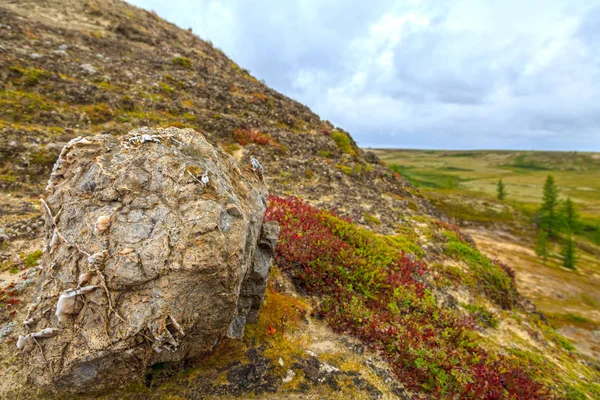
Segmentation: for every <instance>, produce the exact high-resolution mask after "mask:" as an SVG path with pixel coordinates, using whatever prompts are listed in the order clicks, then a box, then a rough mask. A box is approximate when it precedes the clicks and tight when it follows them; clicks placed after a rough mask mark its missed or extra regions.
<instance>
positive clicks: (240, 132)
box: [233, 128, 281, 147]
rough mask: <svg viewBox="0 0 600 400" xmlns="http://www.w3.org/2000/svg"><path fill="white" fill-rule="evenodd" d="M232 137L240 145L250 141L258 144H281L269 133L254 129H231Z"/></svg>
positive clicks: (278, 145)
mask: <svg viewBox="0 0 600 400" xmlns="http://www.w3.org/2000/svg"><path fill="white" fill-rule="evenodd" d="M233 139H234V140H235V141H236V142H237V143H239V144H241V145H242V146H246V145H247V144H250V143H254V144H258V145H260V146H274V147H280V146H281V145H280V144H279V143H277V141H276V140H275V139H273V137H272V136H271V135H269V134H268V133H262V132H260V131H258V130H256V129H247V128H236V129H234V130H233Z"/></svg>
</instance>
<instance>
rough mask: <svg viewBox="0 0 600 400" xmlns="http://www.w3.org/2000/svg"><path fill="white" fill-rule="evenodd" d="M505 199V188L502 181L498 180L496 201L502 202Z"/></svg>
mask: <svg viewBox="0 0 600 400" xmlns="http://www.w3.org/2000/svg"><path fill="white" fill-rule="evenodd" d="M505 197H506V188H505V187H504V183H503V182H502V179H500V180H499V181H498V184H497V185H496V198H498V200H504V198H505Z"/></svg>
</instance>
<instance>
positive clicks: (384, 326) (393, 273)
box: [0, 0, 600, 399]
mask: <svg viewBox="0 0 600 400" xmlns="http://www.w3.org/2000/svg"><path fill="white" fill-rule="evenodd" d="M0 65H1V68H0V102H1V107H0V129H1V130H2V135H1V137H0V154H1V158H0V241H1V242H2V244H1V247H0V263H1V264H0V274H1V275H0V279H1V281H0V289H1V292H0V307H1V308H0V324H1V325H0V360H1V361H0V365H1V370H2V372H0V376H2V379H1V382H0V397H1V396H2V395H4V394H7V393H10V396H12V397H17V398H18V397H21V398H31V397H32V396H34V395H35V396H42V397H43V396H45V397H48V398H52V397H53V396H54V395H53V394H52V392H51V389H48V388H43V389H36V388H34V387H32V386H30V385H29V384H28V383H27V382H28V379H29V378H28V376H27V371H26V370H25V368H24V367H23V365H22V363H21V360H22V357H21V355H19V354H18V351H17V349H16V347H15V340H16V337H17V336H18V335H19V334H22V332H23V327H22V322H23V320H24V319H25V316H26V314H27V312H26V310H24V309H23V306H22V304H23V303H25V302H26V301H28V299H30V297H31V296H32V285H33V284H34V283H35V282H36V278H37V277H38V276H39V267H38V266H36V265H37V262H38V259H39V258H40V256H41V254H42V253H41V249H42V248H43V243H42V239H41V238H42V232H41V227H42V221H41V214H42V211H43V209H42V206H41V203H40V202H39V201H38V197H39V196H40V195H43V194H44V191H43V188H44V186H45V183H46V181H47V179H48V176H49V174H50V171H51V169H52V165H53V164H54V162H55V160H56V158H57V157H58V154H59V153H60V149H61V148H62V146H63V145H64V144H65V143H66V142H67V141H69V140H70V139H72V138H74V137H77V136H88V135H95V134H98V133H107V134H112V135H117V136H120V135H125V134H127V133H128V132H129V131H130V130H132V129H135V128H138V127H141V126H150V127H168V126H175V127H179V128H187V127H189V128H193V129H195V130H196V131H199V132H202V133H203V134H204V135H205V136H206V138H207V139H208V140H209V141H210V142H211V143H212V144H215V145H218V146H220V147H221V148H223V149H224V150H225V151H227V152H229V153H230V154H232V155H233V156H234V157H235V158H237V159H238V160H239V161H240V162H241V163H242V164H247V165H249V163H250V158H251V157H256V158H257V159H258V160H259V161H260V163H261V164H262V166H263V167H264V170H265V175H264V177H265V181H266V183H267V186H268V187H269V191H270V194H271V195H272V197H271V200H270V205H269V208H268V209H267V214H266V219H267V220H273V221H277V222H279V224H280V225H281V229H282V231H281V240H280V242H279V244H278V246H277V248H276V254H275V256H276V263H277V267H276V268H275V269H274V271H273V273H272V276H271V283H270V285H269V287H268V288H267V297H266V300H265V303H264V304H263V306H262V308H261V312H260V315H259V320H258V323H256V324H255V325H253V326H250V327H248V328H247V332H246V336H245V338H244V339H243V340H224V341H223V342H222V343H221V345H220V347H219V348H218V350H217V352H216V353H213V354H209V355H205V356H203V357H199V358H198V359H196V360H193V361H190V362H188V363H186V364H181V363H179V364H165V363H161V364H157V365H154V366H153V367H152V368H151V369H150V370H149V371H148V372H147V373H146V374H145V375H144V376H140V377H139V379H137V381H136V382H135V383H134V384H132V385H131V386H128V387H125V388H123V389H120V390H117V391H110V392H105V393H100V394H98V393H96V394H95V396H102V397H103V398H110V399H112V398H122V397H127V398H149V397H151V398H206V397H207V396H211V397H212V398H232V397H233V398H247V397H248V396H257V397H260V398H301V397H302V398H348V396H354V397H356V398H457V397H461V398H491V399H496V398H498V399H499V398H519V399H527V398H548V397H549V398H552V397H555V398H574V399H585V398H590V399H591V398H594V396H600V387H599V385H598V384H597V382H598V381H599V380H600V375H599V374H598V370H597V369H594V366H590V365H588V363H587V362H586V361H585V360H584V359H583V358H582V357H581V356H580V355H579V354H578V353H577V352H576V351H574V349H573V347H572V346H571V345H570V344H569V342H568V341H566V340H565V339H564V338H562V337H561V336H560V335H558V334H556V332H555V331H554V330H553V329H552V328H551V327H550V326H549V325H548V324H547V323H546V321H545V318H544V316H543V315H541V314H539V313H537V312H536V311H535V307H533V306H532V305H531V303H530V302H528V301H527V300H526V299H524V298H523V297H521V296H520V295H519V294H518V291H517V287H516V286H515V282H514V272H513V270H512V269H511V268H510V267H509V266H506V265H503V264H502V263H499V262H496V261H490V260H489V259H487V258H486V257H484V256H483V255H482V254H481V253H479V252H478V251H477V249H476V248H474V247H473V244H472V241H471V240H470V238H469V237H467V236H464V235H463V234H462V233H461V232H460V231H459V230H458V229H457V228H456V227H454V226H452V225H450V224H447V223H446V222H443V221H442V220H440V219H439V218H440V217H441V216H440V215H439V214H438V212H437V211H436V210H435V209H434V208H433V207H432V206H431V205H430V204H429V203H428V202H427V201H426V200H424V199H423V198H422V197H421V196H420V195H419V194H418V192H417V191H416V190H414V189H413V188H412V187H411V186H410V185H409V184H408V183H407V182H406V181H405V180H404V179H403V178H402V177H401V176H400V175H398V174H396V173H393V172H392V171H391V170H389V169H387V168H386V167H385V166H383V165H382V163H380V161H379V160H378V158H377V157H376V156H374V155H373V154H369V153H365V152H363V151H362V150H361V149H359V148H358V147H357V146H356V143H355V142H354V141H353V140H352V137H351V136H350V135H349V134H348V133H347V132H345V131H343V130H342V129H340V128H336V127H334V126H333V125H332V124H331V123H329V122H328V121H322V120H321V119H320V118H319V117H318V116H317V115H315V114H314V113H312V112H311V111H310V110H309V109H308V108H307V107H305V106H303V105H301V104H299V103H297V102H295V101H293V100H291V99H289V98H287V97H285V96H283V95H281V94H279V93H277V92H275V91H273V90H271V89H269V88H268V87H267V86H265V85H264V84H263V83H261V82H260V81H258V80H257V79H255V78H254V77H253V76H252V75H251V74H250V73H249V72H248V71H246V70H244V69H243V68H242V67H240V66H238V65H237V64H235V63H234V62H233V61H232V60H230V59H229V58H227V56H226V55H225V54H223V52H222V51H220V50H218V49H216V48H214V47H213V46H212V45H211V44H210V43H209V42H205V41H203V40H201V39H200V38H198V37H197V36H195V35H194V34H193V33H192V32H191V31H186V30H182V29H179V28H177V27H176V26H174V25H172V24H170V23H168V22H166V21H164V20H162V19H160V18H159V17H158V16H157V15H156V14H154V13H151V12H147V11H144V10H141V9H138V8H136V7H133V6H130V5H128V4H126V3H124V2H122V1H119V0H87V1H86V0H70V1H59V0H46V1H43V2H40V1H34V0H20V1H12V0H6V1H4V2H2V4H0ZM115 307H118V305H115ZM41 359H43V354H42V358H41ZM29 380H30V379H29ZM39 390H41V391H39ZM81 396H82V397H86V396H87V395H86V394H82V395H81Z"/></svg>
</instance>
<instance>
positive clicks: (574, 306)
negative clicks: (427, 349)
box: [373, 149, 600, 362]
mask: <svg viewBox="0 0 600 400" xmlns="http://www.w3.org/2000/svg"><path fill="white" fill-rule="evenodd" d="M373 151H374V152H375V153H376V154H377V155H378V156H379V157H380V158H381V159H382V160H383V161H384V162H385V163H386V164H387V165H389V166H390V167H392V168H393V169H394V170H395V171H397V172H399V173H400V174H401V175H403V176H404V177H405V178H407V179H408V180H409V181H411V183H413V185H415V186H417V187H419V188H420V191H421V193H422V194H423V195H425V196H426V197H427V198H428V199H429V200H430V201H431V202H432V203H433V204H434V205H435V206H436V207H437V208H438V209H440V210H441V211H443V212H444V213H445V214H446V215H447V216H448V218H449V219H450V220H451V221H452V222H454V223H456V224H458V225H461V226H462V228H463V230H464V231H465V233H468V234H469V235H470V236H471V237H472V238H473V240H474V241H475V242H476V244H477V246H478V248H479V249H480V250H481V251H482V252H483V253H484V254H485V255H487V256H488V257H490V258H492V259H499V260H501V261H502V262H504V263H506V264H508V265H510V266H511V267H513V268H514V269H515V270H516V271H517V281H518V287H519V291H520V292H521V293H522V294H523V295H525V296H526V297H528V298H529V299H531V300H532V301H533V303H534V304H535V305H536V307H537V308H538V309H539V310H540V311H541V312H542V313H544V315H545V316H546V317H547V318H548V320H549V321H550V323H551V324H552V325H553V326H555V327H556V328H557V329H558V331H559V332H560V333H561V334H563V335H564V336H565V337H567V338H568V339H569V340H570V341H571V342H572V344H573V345H574V346H575V347H576V348H577V350H578V351H580V352H581V353H582V354H584V355H585V356H587V357H589V358H590V359H592V360H595V361H596V362H598V361H599V360H600V246H598V243H594V241H597V237H596V236H595V235H598V233H597V229H598V228H597V226H598V223H599V221H600V154H597V153H576V152H525V151H429V150H392V149H385V150H373ZM548 175H553V176H554V177H555V179H556V181H557V185H558V186H559V188H560V190H561V199H563V200H564V199H566V198H567V197H570V198H572V200H573V201H574V203H575V205H576V207H577V210H578V211H579V212H580V213H581V217H582V225H583V228H582V231H581V232H580V234H579V235H578V236H577V238H576V241H577V254H578V261H577V270H576V271H570V270H567V269H565V268H563V267H562V266H561V260H560V255H559V254H560V242H553V243H551V244H550V248H549V250H550V257H549V258H548V260H547V261H546V262H544V261H543V260H541V259H540V258H539V257H537V256H536V254H535V251H534V247H535V238H536V227H535V225H534V224H533V223H532V219H533V216H534V213H535V210H537V209H538V208H539V206H540V203H541V196H542V191H543V184H544V181H545V178H546V176H548ZM499 179H502V180H503V182H504V184H505V186H506V190H507V193H508V196H507V199H506V200H504V201H499V200H497V199H496V198H495V195H496V183H497V181H498V180H499Z"/></svg>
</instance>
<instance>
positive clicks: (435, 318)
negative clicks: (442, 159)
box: [265, 197, 542, 399]
mask: <svg viewBox="0 0 600 400" xmlns="http://www.w3.org/2000/svg"><path fill="white" fill-rule="evenodd" d="M265 219H266V220H274V221H278V222H279V224H280V225H281V234H280V238H279V242H278V244H277V249H276V255H275V257H276V261H277V263H278V265H279V266H280V267H281V268H282V269H283V270H284V271H286V272H288V273H289V274H290V275H291V276H292V279H293V280H294V282H295V283H296V284H297V285H298V286H300V287H301V288H302V289H304V290H305V291H306V292H308V293H309V294H315V295H319V296H320V297H321V299H322V301H321V305H320V309H319V310H318V313H319V315H320V316H322V317H323V318H325V319H326V320H327V321H328V322H329V324H330V325H331V326H332V327H333V328H334V329H336V330H338V331H344V332H348V333H350V334H353V335H355V336H357V337H359V338H360V339H362V340H363V341H364V342H365V343H367V344H368V345H369V346H370V347H372V348H373V349H376V350H378V351H380V352H381V353H382V354H383V355H384V356H385V357H386V358H387V359H388V360H389V362H390V364H391V365H392V366H393V368H394V372H395V373H396V375H397V376H398V377H399V378H400V379H401V381H402V382H404V383H405V384H407V385H408V386H409V387H410V388H411V389H414V390H417V391H426V392H429V393H431V394H432V395H433V396H434V397H435V398H440V397H444V398H453V397H460V398H471V399H496V398H513V399H531V398H539V397H540V396H541V395H542V391H541V385H539V384H538V383H536V382H534V381H532V380H531V378H530V377H529V376H528V375H527V374H526V373H525V372H524V371H522V370H520V369H516V368H511V367H510V365H508V364H507V363H506V362H505V361H504V360H503V359H500V360H501V361H498V362H492V361H489V360H488V354H487V352H486V351H485V350H484V349H483V348H482V347H481V346H480V345H479V336H478V334H477V333H476V331H475V323H474V322H473V320H472V319H471V318H465V317H462V316H461V315H460V314H459V313H457V312H455V311H453V310H451V309H447V308H440V307H439V306H438V305H437V303H436V301H435V298H434V297H433V295H432V293H431V291H430V290H429V289H428V288H427V286H426V285H425V283H424V281H423V279H422V278H421V275H423V274H425V273H428V272H427V271H428V268H427V266H426V265H424V264H423V263H421V262H415V261H411V260H410V259H409V258H408V257H406V256H405V255H404V254H403V253H402V252H400V251H399V250H398V249H396V248H394V247H393V246H392V245H391V244H390V242H388V241H386V240H385V239H384V238H382V237H381V236H379V235H376V234H375V233H373V232H371V231H368V230H366V229H362V228H358V227H356V226H355V225H353V224H352V223H351V222H350V221H349V220H347V219H342V218H339V217H337V216H336V215H334V214H332V213H330V212H325V211H321V210H318V209H316V208H313V207H312V206H310V205H309V204H308V203H305V202H303V201H301V200H299V199H297V198H280V197H271V198H270V204H269V208H268V209H267V212H266V214H265Z"/></svg>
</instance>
